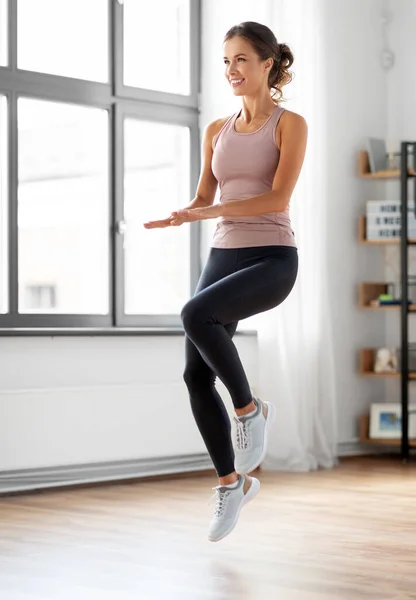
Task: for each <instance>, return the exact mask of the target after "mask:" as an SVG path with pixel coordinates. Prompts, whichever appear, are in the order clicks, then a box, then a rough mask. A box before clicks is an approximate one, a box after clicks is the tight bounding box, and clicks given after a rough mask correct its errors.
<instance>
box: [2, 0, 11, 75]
mask: <svg viewBox="0 0 416 600" xmlns="http://www.w3.org/2000/svg"><path fill="white" fill-rule="evenodd" d="M8 33H9V32H8V27H7V0H0V66H2V67H5V66H6V65H7V64H8V57H7V54H8V52H7V44H8V41H9V40H8Z"/></svg>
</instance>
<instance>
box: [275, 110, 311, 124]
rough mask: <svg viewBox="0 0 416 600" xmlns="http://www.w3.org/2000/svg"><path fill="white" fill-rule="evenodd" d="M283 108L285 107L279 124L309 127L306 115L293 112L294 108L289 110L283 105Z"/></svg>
mask: <svg viewBox="0 0 416 600" xmlns="http://www.w3.org/2000/svg"><path fill="white" fill-rule="evenodd" d="M281 108H283V109H284V110H283V112H282V115H281V117H280V120H279V125H282V126H283V125H287V126H288V127H300V128H304V127H307V123H306V119H305V117H303V116H302V115H300V114H299V113H296V112H293V110H288V109H287V108H284V107H283V106H282V107H281Z"/></svg>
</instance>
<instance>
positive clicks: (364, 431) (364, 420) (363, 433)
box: [358, 414, 416, 448]
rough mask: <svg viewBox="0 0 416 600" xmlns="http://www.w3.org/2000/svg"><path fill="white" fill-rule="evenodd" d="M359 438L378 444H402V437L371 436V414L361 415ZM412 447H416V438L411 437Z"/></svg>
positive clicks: (362, 441) (364, 441) (365, 442)
mask: <svg viewBox="0 0 416 600" xmlns="http://www.w3.org/2000/svg"><path fill="white" fill-rule="evenodd" d="M358 428H359V440H360V442H361V443H362V444H374V445H377V446H401V440H400V439H385V438H370V437H369V434H370V415H369V414H366V415H361V416H360V417H359V420H358ZM409 446H410V448H416V440H410V439H409Z"/></svg>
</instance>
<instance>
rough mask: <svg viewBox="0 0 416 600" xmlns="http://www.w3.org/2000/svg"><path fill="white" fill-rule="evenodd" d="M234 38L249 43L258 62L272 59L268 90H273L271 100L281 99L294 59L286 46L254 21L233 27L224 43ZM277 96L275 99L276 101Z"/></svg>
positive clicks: (290, 79)
mask: <svg viewBox="0 0 416 600" xmlns="http://www.w3.org/2000/svg"><path fill="white" fill-rule="evenodd" d="M234 37H242V38H244V39H246V40H247V41H248V42H250V43H251V45H252V46H253V49H254V50H255V52H256V53H257V54H258V56H259V58H260V60H267V59H268V58H273V60H274V63H273V66H272V68H271V69H270V73H269V82H268V83H269V88H270V90H274V93H273V94H272V98H273V100H275V101H277V102H279V101H281V100H282V99H283V92H282V87H283V86H284V85H286V84H288V83H290V82H291V81H292V77H293V74H292V73H291V71H289V69H290V67H291V66H292V64H293V61H294V57H293V54H292V51H291V49H290V48H289V46H288V45H287V44H279V43H278V41H277V39H276V37H275V35H274V33H273V31H271V29H269V28H268V27H266V25H261V24H260V23H255V22H254V21H245V22H244V23H240V24H239V25H234V27H231V29H230V30H229V31H227V33H226V34H225V38H224V42H226V41H228V40H231V39H232V38H234ZM276 96H277V99H276Z"/></svg>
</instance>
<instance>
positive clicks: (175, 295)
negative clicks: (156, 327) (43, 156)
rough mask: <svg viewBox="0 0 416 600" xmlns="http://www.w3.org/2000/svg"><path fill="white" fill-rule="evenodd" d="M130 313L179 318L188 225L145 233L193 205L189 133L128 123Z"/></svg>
mask: <svg viewBox="0 0 416 600" xmlns="http://www.w3.org/2000/svg"><path fill="white" fill-rule="evenodd" d="M124 133H125V159H124V160H125V175H124V201H125V206H124V216H125V221H126V225H127V232H126V235H125V238H124V239H125V299H126V300H125V312H126V314H179V313H180V311H181V308H182V306H183V305H184V304H185V302H186V301H187V300H188V299H189V294H190V226H189V224H187V223H185V224H184V225H181V226H180V227H172V228H165V229H145V228H144V227H143V223H144V222H146V221H150V220H156V219H160V218H166V217H168V216H169V215H170V213H171V211H172V210H176V209H177V208H179V207H183V206H186V205H187V204H189V201H190V200H189V190H190V164H189V163H190V161H189V152H190V150H189V144H190V136H189V129H188V128H186V127H180V126H176V125H166V124H160V123H149V122H144V121H137V120H133V119H126V121H125V127H124Z"/></svg>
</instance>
